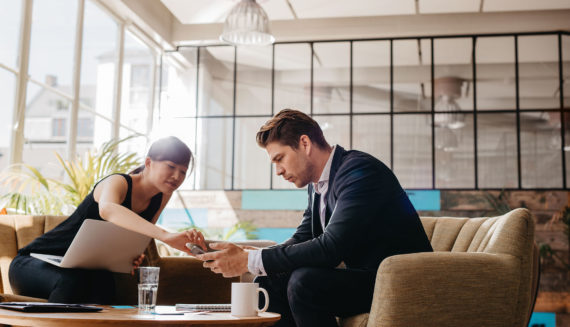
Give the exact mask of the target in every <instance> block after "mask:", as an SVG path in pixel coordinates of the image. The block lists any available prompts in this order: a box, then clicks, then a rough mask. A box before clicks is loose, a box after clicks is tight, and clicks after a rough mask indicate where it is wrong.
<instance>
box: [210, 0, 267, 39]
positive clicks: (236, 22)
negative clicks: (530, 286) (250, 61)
mask: <svg viewBox="0 0 570 327" xmlns="http://www.w3.org/2000/svg"><path fill="white" fill-rule="evenodd" d="M220 40H222V41H224V42H227V43H230V44H233V45H268V44H272V43H273V42H275V38H274V37H273V35H271V32H270V31H269V18H267V14H266V13H265V11H264V10H263V8H261V6H260V5H259V4H257V2H255V0H241V1H240V2H239V3H238V4H237V5H235V7H233V8H232V10H231V11H230V13H229V14H228V17H227V18H226V21H225V22H224V31H223V33H222V35H220Z"/></svg>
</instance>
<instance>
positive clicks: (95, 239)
mask: <svg viewBox="0 0 570 327" xmlns="http://www.w3.org/2000/svg"><path fill="white" fill-rule="evenodd" d="M149 242H150V237H148V236H146V235H142V234H139V233H137V232H133V231H130V230H128V229H125V228H122V227H119V226H117V225H115V224H113V223H111V222H108V221H104V220H95V219H85V220H84V221H83V224H82V225H81V227H80V228H79V231H78V232H77V234H76V235H75V238H74V239H73V241H72V242H71V245H70V246H69V249H67V251H66V252H65V255H64V256H63V257H62V256H56V255H50V254H41V253H30V256H32V257H34V258H38V259H40V260H43V261H45V262H47V263H50V264H52V265H56V266H58V267H62V268H83V269H106V270H110V271H113V272H120V273H130V272H131V270H132V269H133V260H134V259H136V258H138V256H140V255H141V254H142V253H143V252H144V250H145V249H146V247H147V246H148V243H149Z"/></svg>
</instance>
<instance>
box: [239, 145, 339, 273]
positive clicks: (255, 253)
mask: <svg viewBox="0 0 570 327" xmlns="http://www.w3.org/2000/svg"><path fill="white" fill-rule="evenodd" d="M335 150H336V145H334V146H333V148H332V151H331V154H330V156H329V159H328V160H327V163H326V164H325V168H324V169H323V172H322V173H321V177H320V178H319V181H318V182H316V183H313V190H314V191H315V193H317V194H320V196H321V200H320V203H319V216H320V218H321V227H322V228H323V231H324V230H325V212H326V203H327V202H326V201H325V200H326V193H327V190H328V188H329V176H330V174H331V165H332V160H333V157H334V152H335ZM261 251H263V250H250V251H249V252H248V254H247V269H248V270H249V272H250V273H252V274H254V275H256V276H267V273H266V272H265V268H264V267H263V260H262V259H261Z"/></svg>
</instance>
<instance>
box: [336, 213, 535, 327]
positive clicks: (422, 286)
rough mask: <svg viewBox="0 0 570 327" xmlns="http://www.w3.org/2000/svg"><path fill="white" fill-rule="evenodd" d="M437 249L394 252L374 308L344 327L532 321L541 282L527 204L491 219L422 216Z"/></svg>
mask: <svg viewBox="0 0 570 327" xmlns="http://www.w3.org/2000/svg"><path fill="white" fill-rule="evenodd" d="M422 224H423V225H424V228H425V230H426V233H427V235H428V237H429V239H430V241H431V244H432V246H433V249H434V251H435V252H433V253H414V254H404V255H396V256H392V257H389V258H387V259H386V260H384V261H383V262H382V264H381V265H380V267H379V268H378V273H377V277H376V285H375V289H374V299H373V302H372V307H371V309H370V314H361V315H358V316H354V317H350V318H347V319H341V320H340V323H341V325H342V326H351V327H352V326H367V327H373V326H376V327H382V326H391V327H398V326H402V327H404V326H406V327H409V326H423V327H429V326H486V327H489V326H521V327H522V326H525V327H526V326H527V325H528V319H529V315H530V313H531V312H532V306H533V304H534V300H535V295H536V288H537V283H538V277H537V276H538V252H537V251H536V246H534V220H533V218H532V215H531V214H530V212H529V211H528V210H526V209H516V210H513V211H511V212H509V213H507V214H505V215H502V216H499V217H489V218H471V219H469V218H446V217H441V218H431V217H430V218H428V217H426V218H422Z"/></svg>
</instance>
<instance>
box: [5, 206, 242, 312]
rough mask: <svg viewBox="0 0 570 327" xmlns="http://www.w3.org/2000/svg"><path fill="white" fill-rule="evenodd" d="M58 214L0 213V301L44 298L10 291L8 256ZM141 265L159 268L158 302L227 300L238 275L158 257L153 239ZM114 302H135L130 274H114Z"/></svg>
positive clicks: (189, 261)
mask: <svg viewBox="0 0 570 327" xmlns="http://www.w3.org/2000/svg"><path fill="white" fill-rule="evenodd" d="M64 219H65V217H61V216H16V215H7V216H1V215H0V302H6V301H46V300H45V299H39V298H29V297H23V296H20V295H17V294H14V292H13V291H12V288H11V287H10V282H9V280H8V269H9V267H10V263H11V262H12V259H13V258H14V257H15V256H16V253H17V252H18V249H21V248H22V247H24V246H25V245H27V244H28V243H30V242H31V241H32V240H33V239H35V238H36V237H38V236H40V235H41V234H43V233H45V232H46V231H49V230H50V229H52V228H54V227H55V226H57V224H59V223H60V222H61V221H63V220H64ZM146 256H147V258H146V261H147V262H145V263H144V264H145V265H152V266H158V267H160V281H159V285H160V286H159V291H158V299H157V303H158V304H164V305H166V304H176V303H229V302H230V292H231V286H230V285H231V283H232V282H235V281H238V280H239V278H231V279H227V278H223V277H222V276H221V275H216V274H214V273H212V272H211V271H210V270H209V269H204V268H203V267H202V262H201V261H199V260H196V259H194V258H192V257H161V256H159V255H158V252H157V249H156V245H155V243H154V241H153V242H151V244H150V245H149V246H148V248H147V250H146ZM115 284H116V289H117V292H116V298H115V301H114V302H115V303H116V304H136V303H137V288H136V281H135V279H134V277H132V276H131V275H128V274H115Z"/></svg>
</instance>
